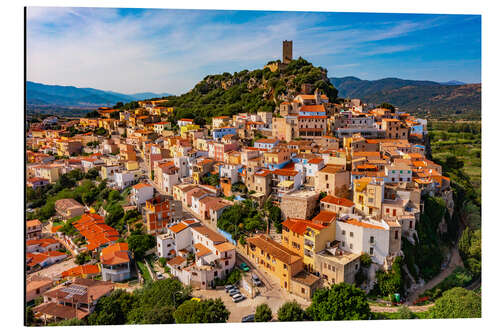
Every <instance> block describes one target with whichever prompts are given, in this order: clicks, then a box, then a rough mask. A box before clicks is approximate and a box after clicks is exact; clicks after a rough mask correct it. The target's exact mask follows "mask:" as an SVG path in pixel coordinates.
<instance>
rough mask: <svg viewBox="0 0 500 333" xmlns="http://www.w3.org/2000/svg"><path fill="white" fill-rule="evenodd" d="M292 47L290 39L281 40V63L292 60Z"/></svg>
mask: <svg viewBox="0 0 500 333" xmlns="http://www.w3.org/2000/svg"><path fill="white" fill-rule="evenodd" d="M292 48H293V41H291V40H284V41H283V63H284V64H289V63H290V61H292V59H293V56H292Z"/></svg>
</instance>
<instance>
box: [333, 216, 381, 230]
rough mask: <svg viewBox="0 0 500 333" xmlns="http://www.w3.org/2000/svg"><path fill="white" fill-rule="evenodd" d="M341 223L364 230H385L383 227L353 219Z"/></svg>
mask: <svg viewBox="0 0 500 333" xmlns="http://www.w3.org/2000/svg"><path fill="white" fill-rule="evenodd" d="M341 222H344V223H349V224H352V225H356V226H358V227H362V228H369V229H379V230H385V228H384V227H382V226H378V225H374V224H371V223H365V222H361V221H359V220H357V219H353V218H351V219H348V220H347V221H341Z"/></svg>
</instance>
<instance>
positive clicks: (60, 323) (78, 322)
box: [48, 318, 85, 326]
mask: <svg viewBox="0 0 500 333" xmlns="http://www.w3.org/2000/svg"><path fill="white" fill-rule="evenodd" d="M82 325H85V322H84V321H83V320H81V319H78V318H73V319H66V320H61V321H58V322H57V323H50V324H49V325H48V326H82Z"/></svg>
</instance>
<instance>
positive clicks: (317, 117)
mask: <svg viewBox="0 0 500 333" xmlns="http://www.w3.org/2000/svg"><path fill="white" fill-rule="evenodd" d="M326 118H328V117H327V116H299V119H326ZM314 129H315V128H300V130H314ZM319 129H321V128H319ZM321 130H322V129H321Z"/></svg>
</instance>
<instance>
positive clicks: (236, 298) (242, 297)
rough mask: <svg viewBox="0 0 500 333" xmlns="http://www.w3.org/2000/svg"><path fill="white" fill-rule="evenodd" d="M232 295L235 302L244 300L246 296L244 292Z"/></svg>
mask: <svg viewBox="0 0 500 333" xmlns="http://www.w3.org/2000/svg"><path fill="white" fill-rule="evenodd" d="M232 297H233V302H234V303H238V302H241V301H243V300H244V299H245V298H246V297H245V296H243V295H242V294H236V295H233V296H232Z"/></svg>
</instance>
